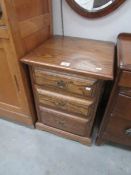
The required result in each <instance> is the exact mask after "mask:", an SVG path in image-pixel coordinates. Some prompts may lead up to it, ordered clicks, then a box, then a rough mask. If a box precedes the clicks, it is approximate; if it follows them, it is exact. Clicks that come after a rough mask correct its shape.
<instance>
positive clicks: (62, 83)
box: [33, 68, 98, 97]
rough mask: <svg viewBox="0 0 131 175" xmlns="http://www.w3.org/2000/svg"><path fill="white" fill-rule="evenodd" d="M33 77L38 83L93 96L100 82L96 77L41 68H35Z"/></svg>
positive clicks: (80, 94)
mask: <svg viewBox="0 0 131 175" xmlns="http://www.w3.org/2000/svg"><path fill="white" fill-rule="evenodd" d="M33 78H34V82H35V83H36V84H37V85H41V86H44V87H50V88H54V89H56V90H64V91H65V92H68V93H71V94H75V95H79V96H83V97H93V96H94V94H95V92H96V90H97V84H98V83H97V80H95V79H91V78H84V77H79V76H78V77H77V76H75V75H69V74H64V73H61V72H55V71H53V72H49V71H47V70H44V69H40V68H35V69H34V76H33Z"/></svg>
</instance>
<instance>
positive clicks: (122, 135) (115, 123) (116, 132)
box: [105, 117, 131, 145]
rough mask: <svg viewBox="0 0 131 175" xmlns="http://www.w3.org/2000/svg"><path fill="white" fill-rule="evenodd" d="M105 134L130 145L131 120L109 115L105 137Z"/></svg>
mask: <svg viewBox="0 0 131 175" xmlns="http://www.w3.org/2000/svg"><path fill="white" fill-rule="evenodd" d="M107 136H108V137H111V138H112V140H114V141H118V142H119V143H122V144H126V145H131V121H129V120H124V119H122V118H113V117H111V118H110V120H109V121H108V125H107V129H106V133H105V138H106V137H107Z"/></svg>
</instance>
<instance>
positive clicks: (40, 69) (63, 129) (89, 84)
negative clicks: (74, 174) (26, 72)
mask: <svg viewBox="0 0 131 175" xmlns="http://www.w3.org/2000/svg"><path fill="white" fill-rule="evenodd" d="M22 62H24V63H26V64H28V65H29V69H30V75H31V81H32V87H33V91H34V98H35V104H36V109H37V114H38V121H37V123H36V128H38V129H41V130H45V131H49V132H51V133H54V134H57V135H60V136H63V137H66V138H69V139H73V140H75V141H79V142H81V143H83V144H91V133H92V128H93V124H94V118H95V115H96V110H97V106H98V103H99V100H100V97H101V95H102V92H103V86H104V82H105V81H107V80H112V79H113V67H114V44H113V43H108V42H101V41H93V40H86V39H79V38H73V37H60V36H54V37H52V38H50V39H49V40H48V41H46V42H45V43H43V45H41V46H40V47H38V48H37V49H35V50H34V51H32V53H30V54H29V55H27V56H25V57H24V58H23V59H22Z"/></svg>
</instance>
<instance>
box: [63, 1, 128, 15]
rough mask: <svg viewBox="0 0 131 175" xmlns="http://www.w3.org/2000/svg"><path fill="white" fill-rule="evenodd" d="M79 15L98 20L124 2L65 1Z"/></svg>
mask: <svg viewBox="0 0 131 175" xmlns="http://www.w3.org/2000/svg"><path fill="white" fill-rule="evenodd" d="M66 1H67V2H68V4H69V5H70V6H71V7H72V8H73V9H74V10H75V11H76V12H77V13H79V14H80V15H82V16H85V17H89V18H98V17H102V16H105V15H107V14H108V13H111V12H112V11H114V10H115V9H116V8H118V7H119V6H120V5H121V4H122V3H123V2H125V1H126V0H66Z"/></svg>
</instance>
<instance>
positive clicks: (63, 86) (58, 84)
mask: <svg viewBox="0 0 131 175" xmlns="http://www.w3.org/2000/svg"><path fill="white" fill-rule="evenodd" d="M57 86H58V87H59V88H62V89H63V88H65V87H66V84H65V82H64V81H63V80H60V81H58V82H57Z"/></svg>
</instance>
